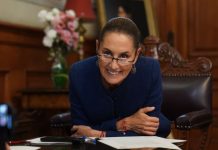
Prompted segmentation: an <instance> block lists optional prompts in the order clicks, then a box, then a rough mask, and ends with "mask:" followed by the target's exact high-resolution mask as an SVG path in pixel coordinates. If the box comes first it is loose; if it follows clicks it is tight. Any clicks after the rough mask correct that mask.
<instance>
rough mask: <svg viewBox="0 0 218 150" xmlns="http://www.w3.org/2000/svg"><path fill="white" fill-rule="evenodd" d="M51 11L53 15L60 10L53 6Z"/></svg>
mask: <svg viewBox="0 0 218 150" xmlns="http://www.w3.org/2000/svg"><path fill="white" fill-rule="evenodd" d="M51 12H52V14H53V15H54V16H58V15H59V13H60V11H59V10H58V9H57V8H53V9H52V11H51Z"/></svg>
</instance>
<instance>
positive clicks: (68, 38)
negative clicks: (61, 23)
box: [60, 30, 73, 46]
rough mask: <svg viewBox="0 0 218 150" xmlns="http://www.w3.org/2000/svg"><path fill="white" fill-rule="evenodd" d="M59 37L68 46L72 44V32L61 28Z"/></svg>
mask: <svg viewBox="0 0 218 150" xmlns="http://www.w3.org/2000/svg"><path fill="white" fill-rule="evenodd" d="M60 39H61V40H63V41H64V42H65V43H66V44H67V45H68V46H73V39H72V34H71V32H70V31H69V30H62V31H61V32H60Z"/></svg>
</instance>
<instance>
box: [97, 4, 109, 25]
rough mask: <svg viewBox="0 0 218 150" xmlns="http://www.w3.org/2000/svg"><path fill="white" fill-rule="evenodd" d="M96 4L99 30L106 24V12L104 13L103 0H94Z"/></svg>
mask: <svg viewBox="0 0 218 150" xmlns="http://www.w3.org/2000/svg"><path fill="white" fill-rule="evenodd" d="M96 2H97V11H98V19H99V25H100V28H102V27H103V26H104V24H105V23H106V20H107V19H106V12H105V9H106V8H105V3H104V0H96Z"/></svg>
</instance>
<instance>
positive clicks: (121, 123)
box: [70, 17, 170, 137]
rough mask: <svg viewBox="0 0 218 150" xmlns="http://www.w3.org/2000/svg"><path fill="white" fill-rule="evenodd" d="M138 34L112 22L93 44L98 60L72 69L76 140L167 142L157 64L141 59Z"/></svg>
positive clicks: (125, 22)
mask: <svg viewBox="0 0 218 150" xmlns="http://www.w3.org/2000/svg"><path fill="white" fill-rule="evenodd" d="M140 51H141V48H140V32H139V30H138V28H137V26H136V25H135V23H134V22H133V21H131V20H130V19H128V18H123V17H118V18H113V19H111V20H110V21H108V23H107V24H106V25H105V26H104V28H103V29H102V31H101V33H100V37H99V41H98V40H97V41H96V52H97V56H94V57H91V58H88V59H86V60H84V61H81V62H77V63H75V64H73V65H72V68H71V71H70V103H71V115H72V123H73V127H72V129H71V130H72V132H73V135H75V136H94V137H102V136H136V135H157V136H163V137H165V136H167V135H168V134H169V131H170V123H169V121H168V120H167V119H166V118H165V117H164V116H163V115H162V114H161V112H160V108H161V102H162V87H161V74H160V68H159V63H158V62H157V61H155V60H153V59H151V58H146V57H142V56H139V55H140Z"/></svg>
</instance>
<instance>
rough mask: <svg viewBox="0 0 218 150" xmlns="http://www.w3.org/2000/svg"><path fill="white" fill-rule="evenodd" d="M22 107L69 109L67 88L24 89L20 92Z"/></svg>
mask: <svg viewBox="0 0 218 150" xmlns="http://www.w3.org/2000/svg"><path fill="white" fill-rule="evenodd" d="M19 94H20V97H21V99H20V104H21V108H22V109H69V107H70V104H69V100H68V90H67V89H23V90H21V91H20V92H19Z"/></svg>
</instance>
